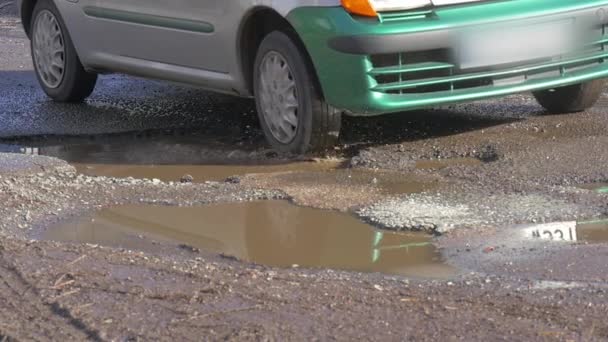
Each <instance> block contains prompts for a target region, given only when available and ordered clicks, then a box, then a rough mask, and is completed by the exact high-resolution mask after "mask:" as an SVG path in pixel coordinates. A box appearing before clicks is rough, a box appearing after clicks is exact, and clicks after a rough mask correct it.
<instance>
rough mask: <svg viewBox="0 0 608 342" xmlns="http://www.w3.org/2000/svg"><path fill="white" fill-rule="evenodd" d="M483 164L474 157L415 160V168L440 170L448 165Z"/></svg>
mask: <svg viewBox="0 0 608 342" xmlns="http://www.w3.org/2000/svg"><path fill="white" fill-rule="evenodd" d="M481 164H483V163H482V161H481V160H479V159H476V158H448V159H430V160H418V161H416V169H419V170H441V169H445V168H446V167H449V166H478V165H481Z"/></svg>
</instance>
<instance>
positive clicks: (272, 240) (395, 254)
mask: <svg viewBox="0 0 608 342" xmlns="http://www.w3.org/2000/svg"><path fill="white" fill-rule="evenodd" d="M141 235H144V236H147V237H149V238H151V239H152V240H159V241H165V242H173V243H177V244H186V245H188V246H190V247H194V248H198V249H200V250H203V251H209V252H212V253H223V254H225V255H229V256H234V257H236V258H238V259H241V260H244V261H249V262H254V263H259V264H264V265H269V266H277V267H294V265H298V266H299V267H306V268H331V269H339V270H352V271H361V272H382V273H389V274H397V275H405V276H412V277H431V278H445V277H449V276H451V275H453V274H454V273H455V271H454V269H453V268H451V267H450V266H448V265H446V264H445V263H444V262H443V261H442V257H441V254H440V252H439V251H438V250H437V249H436V248H435V247H434V246H433V245H432V244H431V239H430V237H429V236H427V235H421V234H414V233H397V232H384V231H379V230H376V229H374V228H373V227H371V226H369V225H367V224H365V223H363V222H362V221H360V220H358V219H357V218H355V217H353V216H351V215H348V214H343V213H339V212H333V211H325V210H320V209H311V208H303V207H298V206H294V205H292V204H289V203H287V202H283V201H264V202H251V203H238V204H220V205H210V206H204V207H191V208H183V207H161V206H143V205H132V206H122V207H116V208H111V209H106V210H102V211H100V212H98V213H96V214H95V215H93V216H90V217H85V218H81V219H78V220H74V221H71V222H68V223H64V224H61V225H59V226H57V227H54V228H51V229H49V230H48V231H47V232H46V233H45V234H44V236H43V238H44V239H48V240H54V241H64V242H77V243H92V244H101V245H108V246H114V247H122V248H128V249H135V250H138V249H142V247H146V246H144V245H145V244H149V242H148V241H149V240H148V239H144V238H141ZM148 247H149V246H148Z"/></svg>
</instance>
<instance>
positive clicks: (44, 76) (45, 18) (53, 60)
mask: <svg viewBox="0 0 608 342" xmlns="http://www.w3.org/2000/svg"><path fill="white" fill-rule="evenodd" d="M32 46H33V49H32V50H33V53H34V64H35V65H36V71H37V72H38V76H40V79H41V80H42V82H43V83H44V85H46V86H47V87H49V88H57V87H58V86H59V85H60V84H61V82H62V81H63V77H64V74H65V40H64V38H63V32H62V31H61V27H60V26H59V22H58V21H57V18H56V17H55V15H54V14H53V13H51V12H50V11H48V10H42V11H40V13H39V14H38V16H37V17H36V21H35V23H34V34H33V37H32Z"/></svg>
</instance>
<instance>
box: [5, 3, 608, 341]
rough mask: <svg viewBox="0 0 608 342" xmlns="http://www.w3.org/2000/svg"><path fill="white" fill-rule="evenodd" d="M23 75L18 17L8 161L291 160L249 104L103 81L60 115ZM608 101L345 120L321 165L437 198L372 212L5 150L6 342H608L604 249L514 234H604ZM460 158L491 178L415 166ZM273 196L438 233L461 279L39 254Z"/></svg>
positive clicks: (346, 203)
mask: <svg viewBox="0 0 608 342" xmlns="http://www.w3.org/2000/svg"><path fill="white" fill-rule="evenodd" d="M0 3H2V2H1V1H0ZM29 58H30V55H29V51H28V41H27V39H26V38H25V36H24V34H23V32H22V30H21V28H20V27H19V22H18V19H17V18H15V17H13V16H10V15H1V16H0V145H3V146H4V147H2V148H3V150H7V151H8V150H10V148H9V147H11V146H12V149H13V150H14V151H20V148H21V147H22V146H24V147H28V148H33V147H40V146H71V145H93V146H97V145H98V144H100V143H101V144H110V145H112V144H113V145H112V146H115V147H116V146H118V147H120V146H124V150H125V151H130V153H131V154H132V155H134V154H138V155H145V157H139V158H135V159H133V158H130V159H129V158H124V159H122V162H123V163H127V162H129V163H135V164H137V163H153V164H165V163H170V162H171V159H172V158H171V157H174V158H173V160H174V161H175V160H177V161H178V162H176V163H179V164H181V165H187V164H188V160H190V159H189V158H192V156H195V155H196V157H197V158H200V159H201V163H204V162H205V161H207V162H209V161H210V160H213V161H217V160H219V159H221V158H222V156H223V155H227V156H231V157H230V158H234V159H235V160H238V162H241V163H253V164H256V163H267V162H273V163H279V164H280V163H288V162H291V161H293V159H290V157H288V156H277V155H276V154H274V153H273V152H272V151H270V150H268V149H267V147H266V146H265V144H264V141H263V139H262V136H261V132H260V130H259V127H258V126H257V123H256V117H255V111H254V106H253V104H252V102H251V101H250V100H247V99H235V98H232V97H228V96H222V95H214V94H210V93H207V92H204V91H201V90H198V89H192V88H188V87H182V86H178V85H172V84H166V83H162V82H157V81H150V80H141V79H136V78H132V77H128V76H121V75H104V76H102V77H101V78H100V81H99V84H98V86H97V88H96V91H95V93H94V94H93V96H92V97H91V98H90V99H89V100H87V102H86V103H85V104H82V105H64V104H56V103H53V102H52V101H50V100H48V99H47V98H46V97H45V96H44V94H43V93H42V91H41V90H40V89H39V87H38V85H37V83H36V79H35V76H34V74H33V72H32V67H31V62H30V60H29ZM607 99H608V94H604V95H603V97H602V99H601V101H600V103H598V105H597V106H596V107H594V108H593V109H591V110H588V111H587V112H584V113H579V114H570V115H554V116H546V115H544V113H543V110H542V108H541V107H540V106H538V105H537V104H536V103H535V102H534V101H533V98H531V97H530V96H529V95H526V94H524V95H516V96H510V97H508V98H505V99H499V100H487V101H480V102H477V103H474V104H465V105H457V106H450V107H444V108H438V109H433V110H426V111H417V112H413V113H404V114H396V115H389V116H384V117H377V118H346V119H345V125H344V129H343V132H342V138H341V144H340V145H339V146H338V147H337V148H336V150H335V151H331V152H330V153H328V154H327V155H326V156H321V157H318V156H317V157H316V158H317V159H315V160H316V161H317V162H319V161H321V162H323V161H327V160H330V161H339V162H340V163H341V164H344V165H346V166H348V167H350V168H351V169H353V170H359V169H361V170H370V169H371V170H382V172H385V173H389V174H390V175H391V176H390V177H392V178H391V179H394V178H400V177H403V178H408V179H424V180H425V181H427V180H432V181H433V182H435V183H436V184H437V186H433V187H429V188H426V187H424V188H422V190H421V191H418V193H415V194H405V195H396V194H394V193H383V192H381V191H376V192H374V193H373V194H374V195H373V197H372V196H367V197H366V196H365V194H366V193H368V192H369V191H370V190H369V187H370V184H363V185H361V186H359V187H357V188H356V191H354V190H353V187H349V186H348V184H350V183H348V182H344V181H342V182H343V183H340V184H338V185H339V186H335V187H330V185H328V184H327V183H323V184H320V185H317V186H315V184H313V183H314V181H313V182H311V179H313V180H314V179H315V178H311V177H287V176H285V175H282V174H280V173H277V172H274V173H271V174H268V175H264V174H255V175H237V176H238V177H236V178H232V180H233V181H231V182H216V181H213V182H201V183H193V184H190V183H187V184H182V183H179V180H178V179H175V181H174V182H169V181H167V182H165V181H155V180H151V179H147V180H144V179H134V178H131V179H119V178H112V177H96V176H90V175H82V174H78V173H77V172H76V170H75V169H74V168H73V167H72V166H70V165H69V164H68V162H69V163H78V162H83V161H86V158H87V156H90V155H89V154H87V153H80V154H79V153H76V152H70V151H71V150H70V149H69V148H66V149H64V150H61V151H62V152H61V153H50V154H49V155H48V156H40V155H23V154H8V153H0V201H1V202H2V203H3V206H2V207H0V218H1V219H0V276H1V279H2V282H0V340H4V339H8V340H82V339H91V340H150V339H159V340H167V339H176V338H178V339H180V340H199V339H200V338H201V336H206V338H209V339H213V340H219V339H228V340H311V339H316V340H330V339H335V340H352V339H355V338H357V339H364V340H403V339H409V340H438V339H439V340H488V339H492V340H577V341H578V340H580V341H587V340H608V325H607V324H606V321H605V314H606V312H608V298H607V297H606V293H607V292H606V291H607V289H608V276H607V275H608V263H606V258H607V257H608V246H606V245H605V244H602V243H594V242H577V243H550V242H546V241H540V240H532V239H531V238H529V237H524V236H523V235H522V234H521V231H520V230H518V228H517V225H518V224H530V223H542V222H554V221H571V220H590V219H599V218H604V217H608V195H606V194H600V193H597V192H595V191H593V190H588V189H584V188H582V187H581V186H582V185H588V184H589V183H598V184H599V183H606V182H608V130H607V128H608V110H607V108H608V101H607ZM160 140H163V141H165V140H166V141H168V142H163V143H162V144H158V141H160ZM184 141H187V143H185V142H184ZM6 146H8V147H6ZM128 146H137V148H132V149H130V148H129V147H128ZM159 146H162V147H159ZM166 146H172V147H171V148H170V149H163V148H165V147H166ZM193 151H198V152H200V151H203V152H200V153H198V154H196V153H194V152H193ZM125 155H128V154H127V153H126V152H125ZM180 158H181V159H180ZM453 158H473V159H477V160H479V161H480V162H479V163H470V164H459V163H454V164H451V165H446V166H442V167H437V168H419V167H417V163H419V162H420V161H428V160H432V161H437V160H450V159H453ZM62 159H64V160H62ZM65 160H67V161H68V162H66V161H65ZM134 160H135V161H134ZM298 161H301V160H300V159H299V160H298ZM395 175H396V176H395ZM345 184H346V185H345ZM389 184H394V183H391V182H389ZM328 189H332V191H331V192H332V193H331V196H326V193H328ZM324 191H325V193H324ZM311 194H312V195H311ZM362 197H366V198H362ZM370 198H372V199H373V201H372V203H369V202H368V201H369V200H370ZM266 199H285V200H290V201H292V202H293V203H296V204H301V205H308V206H314V207H320V208H334V209H339V210H344V211H349V212H351V213H352V214H353V215H358V216H359V217H361V218H362V219H364V220H366V221H367V222H372V223H373V224H374V225H375V226H377V227H379V228H382V229H396V230H423V231H427V232H430V233H435V234H438V233H441V234H442V235H441V236H440V237H437V238H436V239H435V243H436V244H437V246H438V247H439V248H440V251H441V253H442V255H443V256H444V258H445V259H446V262H447V263H448V264H451V265H453V266H455V267H457V268H458V269H459V272H458V275H456V276H454V277H453V278H451V279H447V280H429V279H407V278H404V277H398V276H392V275H383V274H365V273H356V272H345V271H337V270H314V269H304V268H297V269H277V268H271V267H266V266H263V265H255V264H249V263H246V262H240V261H238V260H233V259H231V258H226V257H225V256H222V255H216V254H213V253H210V252H206V251H204V250H201V251H198V250H189V249H184V248H179V247H178V246H176V245H174V244H167V243H158V244H157V245H156V246H157V248H156V249H154V250H146V251H130V250H125V249H116V248H109V247H105V246H97V245H77V244H76V245H73V244H65V243H59V242H50V241H41V240H37V237H39V236H40V233H41V232H43V231H45V230H46V229H49V227H52V226H53V225H55V224H57V223H59V222H62V221H64V220H67V219H70V218H74V217H79V216H81V215H85V214H87V213H90V212H92V211H94V210H98V209H99V208H106V207H110V206H113V205H120V204H132V203H139V204H162V205H180V206H193V205H205V204H209V203H231V202H246V201H253V200H266Z"/></svg>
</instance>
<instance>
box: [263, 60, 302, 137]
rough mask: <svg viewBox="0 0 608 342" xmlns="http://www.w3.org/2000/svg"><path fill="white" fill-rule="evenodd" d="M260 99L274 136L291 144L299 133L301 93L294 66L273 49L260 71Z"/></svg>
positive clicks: (267, 122)
mask: <svg viewBox="0 0 608 342" xmlns="http://www.w3.org/2000/svg"><path fill="white" fill-rule="evenodd" d="M259 82H260V84H259V101H260V109H261V111H262V115H263V116H264V120H265V121H266V124H267V126H268V128H269V129H270V132H271V133H272V136H273V137H274V138H275V139H276V140H277V141H279V142H281V143H283V144H288V143H290V142H291V141H293V139H294V138H295V137H296V134H297V132H298V97H297V96H298V95H297V88H296V82H295V80H294V77H293V74H292V72H291V68H290V67H289V64H287V61H286V60H285V58H284V57H283V56H281V55H280V54H279V53H278V52H275V51H270V52H268V53H267V54H266V55H265V56H264V58H263V59H262V63H261V64H260V70H259Z"/></svg>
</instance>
